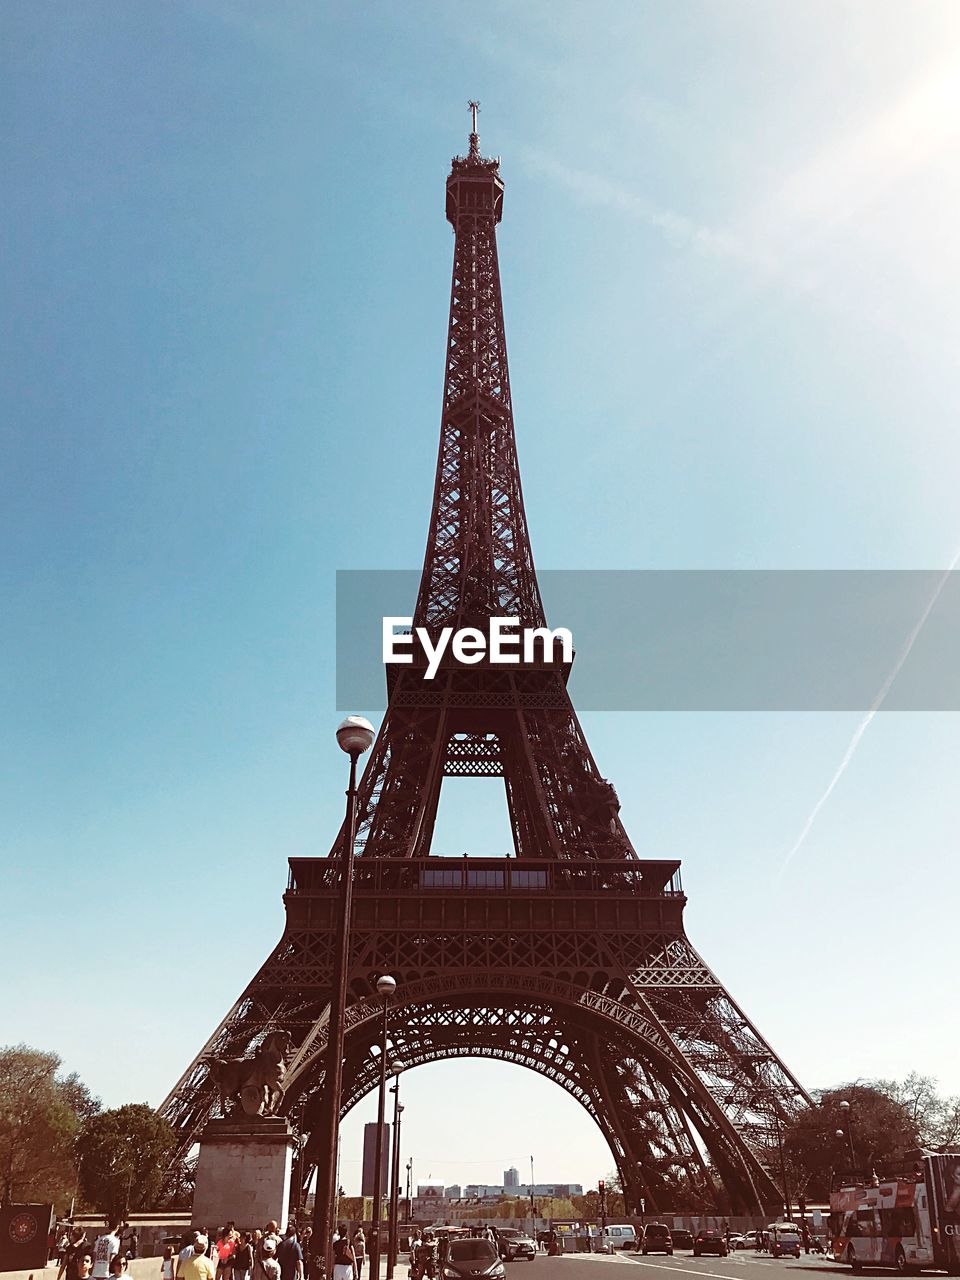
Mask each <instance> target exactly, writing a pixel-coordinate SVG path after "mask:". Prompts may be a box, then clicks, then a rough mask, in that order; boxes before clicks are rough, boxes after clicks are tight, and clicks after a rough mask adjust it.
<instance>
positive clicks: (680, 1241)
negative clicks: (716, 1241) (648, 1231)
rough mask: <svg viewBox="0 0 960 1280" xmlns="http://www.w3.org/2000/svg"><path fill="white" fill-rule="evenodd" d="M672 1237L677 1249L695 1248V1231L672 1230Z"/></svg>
mask: <svg viewBox="0 0 960 1280" xmlns="http://www.w3.org/2000/svg"><path fill="white" fill-rule="evenodd" d="M670 1239H671V1240H672V1241H673V1247H674V1248H675V1249H692V1248H693V1232H692V1231H671V1232H670Z"/></svg>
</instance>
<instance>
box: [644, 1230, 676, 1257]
mask: <svg viewBox="0 0 960 1280" xmlns="http://www.w3.org/2000/svg"><path fill="white" fill-rule="evenodd" d="M640 1252H641V1253H669V1254H672V1253H673V1237H672V1236H671V1235H670V1228H669V1227H668V1226H667V1225H666V1223H663V1222H648V1223H647V1225H646V1226H645V1227H644V1228H643V1235H642V1236H641V1238H640Z"/></svg>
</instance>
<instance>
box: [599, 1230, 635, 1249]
mask: <svg viewBox="0 0 960 1280" xmlns="http://www.w3.org/2000/svg"><path fill="white" fill-rule="evenodd" d="M636 1247H637V1233H636V1231H635V1230H634V1228H633V1227H631V1226H630V1224H629V1223H624V1224H623V1225H622V1226H613V1227H604V1228H603V1232H602V1234H601V1237H600V1252H601V1253H613V1251H614V1249H635V1248H636Z"/></svg>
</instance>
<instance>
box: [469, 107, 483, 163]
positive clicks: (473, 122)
mask: <svg viewBox="0 0 960 1280" xmlns="http://www.w3.org/2000/svg"><path fill="white" fill-rule="evenodd" d="M467 106H468V107H469V108H470V154H471V155H472V156H478V155H479V154H480V136H479V134H478V133H477V112H478V111H479V110H480V103H479V102H476V101H475V100H474V99H473V98H471V99H470V101H469V102H468V103H467Z"/></svg>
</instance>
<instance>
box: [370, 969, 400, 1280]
mask: <svg viewBox="0 0 960 1280" xmlns="http://www.w3.org/2000/svg"><path fill="white" fill-rule="evenodd" d="M396 989H397V982H396V979H395V978H391V977H390V975H389V974H384V975H383V977H380V978H378V979H377V994H378V995H380V996H381V997H382V998H383V1024H382V1027H381V1034H380V1091H379V1096H378V1100H377V1155H376V1159H375V1160H374V1166H373V1235H372V1237H371V1239H370V1277H371V1280H379V1278H380V1222H381V1219H382V1215H383V1206H382V1203H381V1201H382V1197H383V1192H384V1186H383V1147H384V1142H383V1138H384V1132H383V1130H384V1110H385V1108H386V1104H387V1011H388V1009H389V1007H390V997H391V996H392V995H393V993H394V992H395V991H396ZM391 1071H393V1072H394V1073H397V1072H398V1071H399V1068H395V1067H391Z"/></svg>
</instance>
